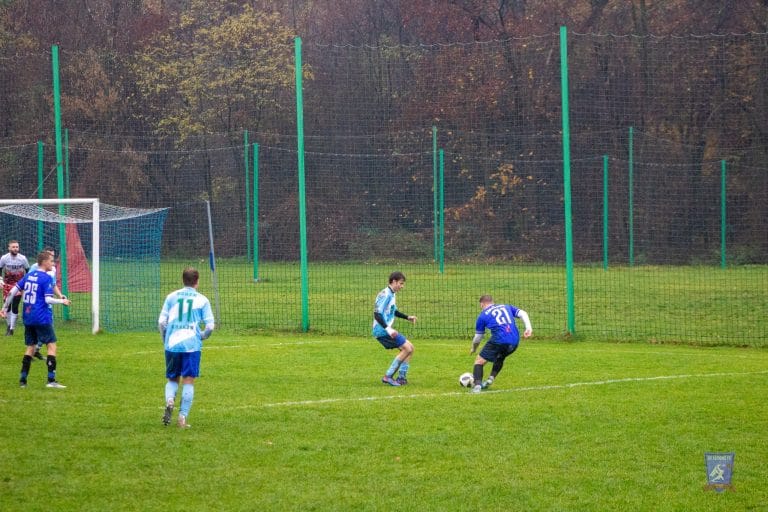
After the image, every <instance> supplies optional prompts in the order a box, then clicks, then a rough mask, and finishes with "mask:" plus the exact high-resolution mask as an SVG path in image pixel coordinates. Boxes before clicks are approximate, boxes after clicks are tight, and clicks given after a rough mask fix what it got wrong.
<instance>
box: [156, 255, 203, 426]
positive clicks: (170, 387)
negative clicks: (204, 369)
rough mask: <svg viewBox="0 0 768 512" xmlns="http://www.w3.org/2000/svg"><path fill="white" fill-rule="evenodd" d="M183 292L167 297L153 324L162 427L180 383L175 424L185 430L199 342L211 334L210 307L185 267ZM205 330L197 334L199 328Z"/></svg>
mask: <svg viewBox="0 0 768 512" xmlns="http://www.w3.org/2000/svg"><path fill="white" fill-rule="evenodd" d="M181 277H182V281H183V283H184V288H182V289H180V290H176V291H175V292H172V293H170V294H168V296H167V297H166V298H165V302H164V303H163V309H162V310H161V311H160V318H158V320H157V323H158V327H159V328H160V333H161V334H162V336H163V343H164V345H165V376H166V378H167V379H168V382H166V384H165V413H164V414H163V424H164V425H166V426H167V425H168V424H170V422H171V415H172V414H173V406H174V403H175V401H176V393H177V391H178V390H179V380H182V384H183V388H182V391H181V406H180V407H179V418H178V424H179V427H181V428H187V427H189V426H190V425H189V424H188V423H187V417H188V416H189V410H190V409H191V408H192V401H193V399H194V397H195V378H196V377H198V376H199V375H200V355H201V351H202V348H203V340H205V339H208V337H209V336H210V335H211V333H212V332H213V328H214V321H213V312H212V311H211V303H210V302H209V301H208V299H207V298H206V297H205V295H203V294H202V293H199V292H198V291H197V285H198V282H199V280H200V273H199V272H198V271H197V270H196V269H194V268H192V267H188V268H186V269H184V272H183V273H182V276H181ZM201 324H202V325H204V326H205V330H200V325H201Z"/></svg>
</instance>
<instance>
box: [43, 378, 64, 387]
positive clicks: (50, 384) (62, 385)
mask: <svg viewBox="0 0 768 512" xmlns="http://www.w3.org/2000/svg"><path fill="white" fill-rule="evenodd" d="M45 387H47V388H54V389H65V388H66V387H67V386H65V385H64V384H62V383H61V382H58V381H55V380H54V381H51V382H49V383H48V384H46V385H45Z"/></svg>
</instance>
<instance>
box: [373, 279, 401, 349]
mask: <svg viewBox="0 0 768 512" xmlns="http://www.w3.org/2000/svg"><path fill="white" fill-rule="evenodd" d="M395 311H397V306H396V305H395V292H393V291H392V288H390V287H389V286H387V287H386V288H384V289H383V290H381V291H380V292H379V294H378V295H377V296H376V303H375V305H374V307H373V312H374V313H379V314H380V315H381V316H382V318H384V321H385V322H386V323H387V327H392V322H394V321H395ZM373 336H374V338H378V337H380V336H387V331H386V329H384V328H383V327H382V326H381V325H379V322H377V321H376V320H375V319H374V320H373Z"/></svg>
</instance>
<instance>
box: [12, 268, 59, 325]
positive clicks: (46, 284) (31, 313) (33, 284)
mask: <svg viewBox="0 0 768 512" xmlns="http://www.w3.org/2000/svg"><path fill="white" fill-rule="evenodd" d="M54 284H55V282H54V280H53V279H52V278H51V276H49V275H48V274H47V273H45V272H43V271H42V270H34V271H32V272H30V273H29V274H26V275H25V276H24V277H22V278H21V280H20V281H19V282H18V283H16V286H17V287H18V288H19V290H21V294H22V296H21V302H22V304H23V306H22V307H23V308H24V325H51V324H53V309H51V306H50V305H49V304H47V303H46V302H45V297H46V295H50V296H51V297H52V296H53V286H54Z"/></svg>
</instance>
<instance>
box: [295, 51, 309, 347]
mask: <svg viewBox="0 0 768 512" xmlns="http://www.w3.org/2000/svg"><path fill="white" fill-rule="evenodd" d="M295 43H296V49H295V53H296V67H295V69H296V133H297V136H296V143H297V153H298V159H299V162H298V164H299V238H300V241H301V249H300V251H301V329H302V331H304V332H307V331H308V330H309V270H308V262H307V200H306V197H305V188H304V99H303V95H302V85H301V82H302V76H301V75H302V64H301V38H300V37H297V38H296V39H295Z"/></svg>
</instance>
